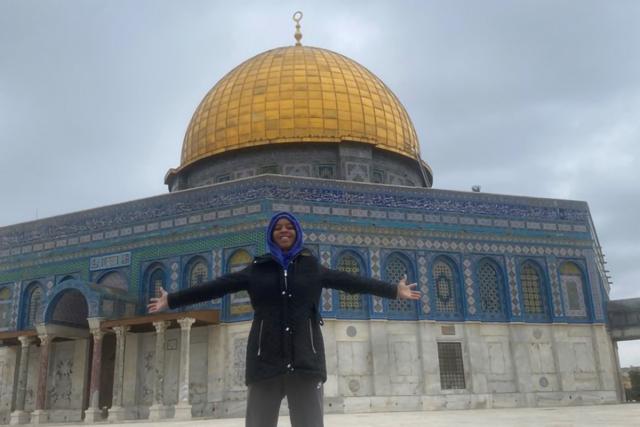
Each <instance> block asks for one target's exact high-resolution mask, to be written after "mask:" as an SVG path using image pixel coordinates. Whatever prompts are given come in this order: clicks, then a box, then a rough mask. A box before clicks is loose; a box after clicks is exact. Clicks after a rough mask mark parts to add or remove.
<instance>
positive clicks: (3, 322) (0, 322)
mask: <svg viewBox="0 0 640 427" xmlns="http://www.w3.org/2000/svg"><path fill="white" fill-rule="evenodd" d="M12 296H13V292H11V288H10V287H8V286H5V287H4V288H0V328H8V327H9V323H10V322H11V297H12Z"/></svg>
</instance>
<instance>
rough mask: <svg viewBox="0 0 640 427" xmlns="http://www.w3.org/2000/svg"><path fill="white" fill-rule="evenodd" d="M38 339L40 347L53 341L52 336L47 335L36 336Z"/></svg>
mask: <svg viewBox="0 0 640 427" xmlns="http://www.w3.org/2000/svg"><path fill="white" fill-rule="evenodd" d="M38 339H40V345H41V346H43V345H49V343H50V342H51V340H52V339H53V336H52V335H49V334H43V335H38Z"/></svg>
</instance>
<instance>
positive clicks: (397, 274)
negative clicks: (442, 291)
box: [385, 255, 416, 313]
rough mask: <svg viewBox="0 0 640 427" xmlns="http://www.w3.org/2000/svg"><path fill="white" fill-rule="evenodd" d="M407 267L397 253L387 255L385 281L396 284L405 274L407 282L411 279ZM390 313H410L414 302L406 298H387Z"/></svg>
mask: <svg viewBox="0 0 640 427" xmlns="http://www.w3.org/2000/svg"><path fill="white" fill-rule="evenodd" d="M408 271H409V269H408V267H407V264H406V262H405V261H404V260H403V259H402V258H400V257H399V256H398V255H391V256H389V260H388V261H387V264H386V266H385V277H386V280H387V282H389V283H392V284H396V283H398V282H399V281H400V279H402V278H403V277H404V275H407V283H409V282H410V281H411V277H408V276H409V273H408ZM388 307H389V312H390V313H411V312H415V311H416V303H415V301H413V300H408V299H391V300H389V305H388Z"/></svg>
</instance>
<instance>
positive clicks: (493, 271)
mask: <svg viewBox="0 0 640 427" xmlns="http://www.w3.org/2000/svg"><path fill="white" fill-rule="evenodd" d="M478 285H479V289H480V307H481V310H482V312H483V313H485V314H489V315H501V314H503V313H504V308H503V307H504V306H503V301H502V285H501V281H500V274H499V273H498V269H497V267H496V266H495V265H494V264H493V263H492V262H490V261H487V260H483V261H480V264H479V267H478Z"/></svg>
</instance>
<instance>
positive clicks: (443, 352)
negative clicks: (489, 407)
mask: <svg viewBox="0 0 640 427" xmlns="http://www.w3.org/2000/svg"><path fill="white" fill-rule="evenodd" d="M438 364H439V365H440V388H441V389H442V390H451V389H463V388H465V381H464V363H463V360H462V344H461V343H459V342H439V343H438Z"/></svg>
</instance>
